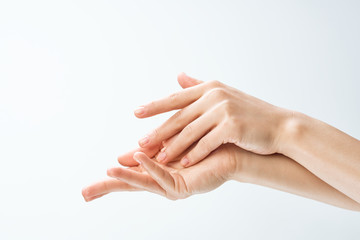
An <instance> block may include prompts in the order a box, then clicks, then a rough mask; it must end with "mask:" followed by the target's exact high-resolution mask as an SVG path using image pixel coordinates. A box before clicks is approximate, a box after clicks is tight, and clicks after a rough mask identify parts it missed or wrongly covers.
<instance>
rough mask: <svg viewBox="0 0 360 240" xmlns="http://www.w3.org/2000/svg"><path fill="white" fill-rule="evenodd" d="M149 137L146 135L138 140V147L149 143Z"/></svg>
mask: <svg viewBox="0 0 360 240" xmlns="http://www.w3.org/2000/svg"><path fill="white" fill-rule="evenodd" d="M149 140H150V139H149V136H148V135H146V136H145V137H143V138H142V139H140V141H139V145H140V147H144V146H145V145H146V144H147V143H148V142H149Z"/></svg>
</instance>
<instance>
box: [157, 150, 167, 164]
mask: <svg viewBox="0 0 360 240" xmlns="http://www.w3.org/2000/svg"><path fill="white" fill-rule="evenodd" d="M165 158H166V153H165V152H160V153H159V155H158V156H157V160H158V161H159V162H163V161H164V160H165Z"/></svg>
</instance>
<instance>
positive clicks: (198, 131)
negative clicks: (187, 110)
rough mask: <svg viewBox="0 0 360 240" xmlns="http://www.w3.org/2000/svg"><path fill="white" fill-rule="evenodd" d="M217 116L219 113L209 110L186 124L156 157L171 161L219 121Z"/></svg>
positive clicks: (164, 161) (160, 160)
mask: <svg viewBox="0 0 360 240" xmlns="http://www.w3.org/2000/svg"><path fill="white" fill-rule="evenodd" d="M218 118H219V114H215V115H214V114H213V111H209V112H206V113H205V114H204V115H202V116H201V117H199V118H197V119H196V120H194V121H193V122H191V123H189V124H187V125H186V126H185V127H184V129H183V130H182V131H181V132H180V133H179V136H178V137H177V138H176V139H175V140H174V142H173V143H172V144H170V145H169V146H167V147H166V148H165V150H164V151H162V152H161V153H160V154H159V155H158V156H157V158H156V159H157V160H158V161H159V162H161V163H167V162H170V161H172V160H173V159H174V158H176V157H177V156H179V155H180V154H181V153H183V152H184V151H185V150H186V149H187V148H188V147H190V146H191V144H193V143H194V142H197V141H198V140H199V139H200V138H202V137H203V136H204V135H205V134H206V133H208V132H209V131H210V130H211V129H213V128H214V127H215V126H216V125H217V123H218V122H219V119H218Z"/></svg>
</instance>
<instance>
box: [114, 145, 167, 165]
mask: <svg viewBox="0 0 360 240" xmlns="http://www.w3.org/2000/svg"><path fill="white" fill-rule="evenodd" d="M161 147H162V146H161V144H159V145H156V144H155V145H154V144H153V146H151V147H148V148H136V149H134V150H131V151H129V152H127V153H125V154H123V155H120V156H119V157H118V162H119V163H120V164H121V165H123V166H127V167H132V166H137V165H139V163H138V162H136V161H135V160H134V158H133V156H134V153H136V152H143V153H145V154H146V155H148V156H149V157H154V156H155V154H156V153H157V152H158V151H159V150H160V149H161Z"/></svg>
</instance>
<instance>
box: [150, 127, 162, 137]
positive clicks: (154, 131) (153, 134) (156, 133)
mask: <svg viewBox="0 0 360 240" xmlns="http://www.w3.org/2000/svg"><path fill="white" fill-rule="evenodd" d="M159 136H160V130H159V128H155V129H154V130H153V131H152V133H151V137H152V138H154V139H157V138H159Z"/></svg>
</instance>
